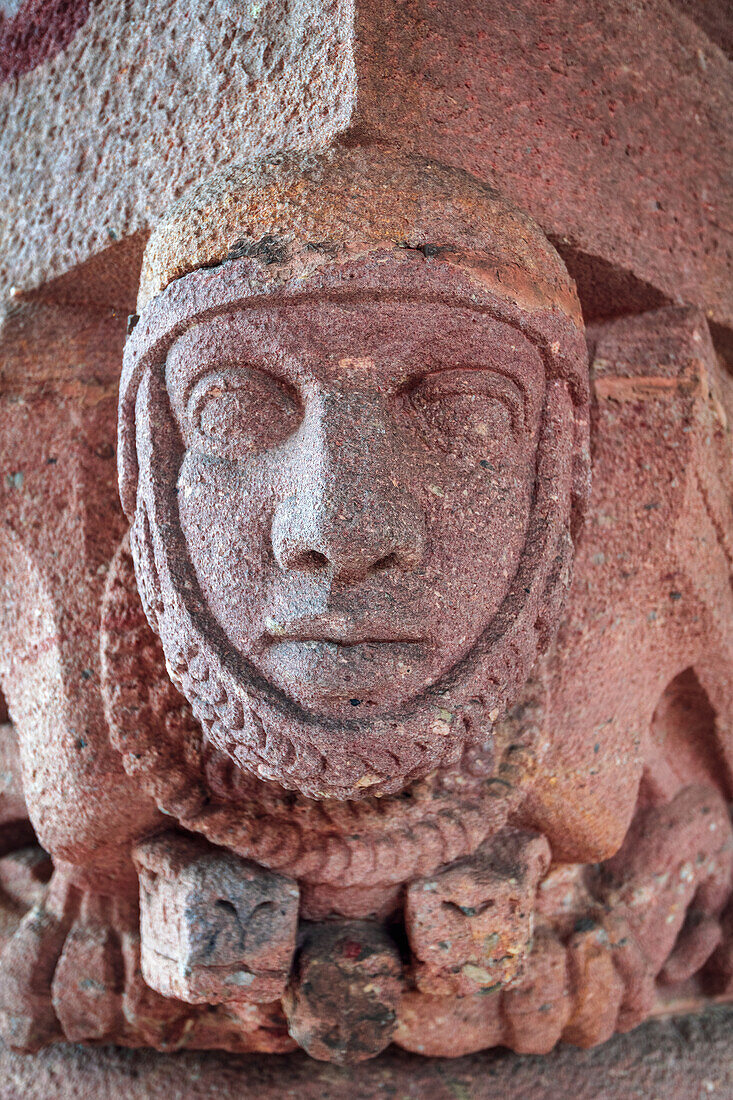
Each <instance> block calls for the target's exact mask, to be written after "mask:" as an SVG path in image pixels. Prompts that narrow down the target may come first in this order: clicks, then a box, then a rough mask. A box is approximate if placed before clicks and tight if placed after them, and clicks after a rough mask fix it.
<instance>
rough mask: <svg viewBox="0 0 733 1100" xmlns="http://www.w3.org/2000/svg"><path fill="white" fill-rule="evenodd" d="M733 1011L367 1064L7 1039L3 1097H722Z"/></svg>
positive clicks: (729, 1083)
mask: <svg viewBox="0 0 733 1100" xmlns="http://www.w3.org/2000/svg"><path fill="white" fill-rule="evenodd" d="M731 1025H733V1008H709V1009H707V1010H706V1011H704V1012H701V1013H700V1014H699V1015H696V1016H688V1017H673V1018H670V1019H663V1020H661V1019H660V1020H654V1021H650V1022H649V1023H647V1024H644V1025H643V1026H642V1027H639V1028H636V1029H635V1030H634V1031H632V1032H629V1033H628V1034H625V1035H617V1036H616V1037H615V1038H613V1039H611V1040H609V1042H607V1043H605V1044H604V1045H603V1046H600V1047H595V1048H594V1049H592V1050H586V1051H579V1050H576V1049H575V1048H573V1047H567V1046H561V1047H558V1048H557V1049H556V1050H555V1051H553V1052H552V1053H551V1054H547V1055H545V1056H543V1057H542V1058H537V1057H534V1056H526V1055H525V1056H522V1055H515V1054H511V1053H509V1052H507V1051H489V1052H485V1053H483V1054H473V1055H468V1056H465V1057H463V1058H457V1059H442V1058H422V1057H420V1056H418V1055H409V1054H405V1053H403V1052H401V1051H397V1050H395V1049H394V1048H391V1049H389V1050H388V1051H386V1052H385V1053H383V1054H381V1055H380V1056H379V1057H378V1058H375V1059H374V1060H373V1061H370V1062H363V1063H361V1064H360V1065H358V1066H354V1065H350V1066H344V1067H339V1066H334V1065H322V1064H319V1063H317V1062H314V1061H312V1060H311V1059H309V1058H308V1057H307V1055H305V1054H289V1055H283V1056H281V1057H279V1058H277V1059H274V1058H272V1056H270V1055H265V1056H257V1055H253V1056H247V1055H245V1056H242V1055H232V1054H220V1053H215V1052H199V1051H195V1052H190V1051H184V1052H178V1053H176V1054H157V1053H154V1052H152V1051H143V1050H123V1049H120V1048H119V1047H97V1048H93V1049H90V1048H84V1047H81V1046H66V1045H58V1046H55V1047H51V1048H49V1049H46V1050H43V1051H40V1052H39V1053H38V1054H36V1055H34V1056H33V1057H32V1058H27V1057H24V1056H23V1055H20V1054H13V1053H12V1052H10V1051H9V1050H8V1049H7V1048H6V1047H4V1046H2V1045H0V1080H2V1082H3V1083H2V1086H0V1096H2V1100H72V1097H73V1098H74V1100H87V1098H88V1100H92V1098H96V1097H99V1096H103V1095H109V1096H112V1095H114V1096H119V1097H123V1098H124V1100H167V1098H169V1097H171V1096H175V1097H178V1098H180V1100H214V1098H215V1100H250V1098H251V1100H276V1098H277V1100H280V1098H284V1097H290V1096H297V1097H299V1098H300V1100H352V1098H353V1097H355V1096H358V1097H359V1100H377V1098H380V1100H381V1098H382V1097H384V1096H387V1095H390V1096H391V1095H396V1096H399V1097H400V1098H402V1100H469V1097H470V1100H498V1098H499V1097H501V1100H525V1098H526V1097H528V1096H531V1097H533V1098H535V1100H566V1097H568V1096H571V1095H576V1096H582V1097H583V1098H584V1100H648V1097H652V1096H659V1097H662V1096H664V1097H665V1098H668V1100H700V1097H701V1096H704V1097H708V1096H711V1097H713V1100H716V1098H718V1100H723V1098H725V1097H728V1096H730V1095H732V1094H733V1062H731V1058H730V1029H731Z"/></svg>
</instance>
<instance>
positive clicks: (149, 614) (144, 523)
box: [130, 498, 163, 634]
mask: <svg viewBox="0 0 733 1100" xmlns="http://www.w3.org/2000/svg"><path fill="white" fill-rule="evenodd" d="M130 549H131V551H132V559H133V561H134V563H135V576H136V578H137V587H138V591H139V593H140V602H141V603H142V605H143V611H144V612H145V617H146V618H147V620H148V622H149V623H150V626H151V629H152V630H154V631H155V633H156V634H159V633H160V629H159V621H158V620H159V616H160V615H161V614H162V613H163V597H162V592H161V587H160V577H159V576H158V569H157V566H156V564H155V553H154V551H153V537H152V533H151V530H150V520H149V518H148V510H147V508H146V507H145V502H144V500H143V499H142V498H140V501H139V503H138V507H137V509H136V512H135V518H134V520H133V523H132V526H131V528H130Z"/></svg>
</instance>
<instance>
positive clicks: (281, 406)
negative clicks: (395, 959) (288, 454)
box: [186, 367, 301, 461]
mask: <svg viewBox="0 0 733 1100" xmlns="http://www.w3.org/2000/svg"><path fill="white" fill-rule="evenodd" d="M186 414H187V420H188V428H189V433H187V434H189V436H190V437H191V442H192V443H194V445H195V446H197V447H198V448H200V449H201V450H203V451H205V452H207V453H208V452H210V453H213V454H217V455H221V456H222V457H223V458H229V459H231V460H234V461H236V460H237V459H243V458H247V457H248V456H249V455H252V454H255V453H257V452H258V451H264V450H267V449H268V448H270V447H275V446H277V444H279V443H282V442H283V440H285V439H287V437H288V436H289V435H291V434H292V433H293V432H294V431H295V429H296V428H297V426H298V424H299V423H300V419H301V410H300V405H299V403H298V400H297V397H296V396H295V394H294V393H292V391H291V390H290V389H289V388H288V387H287V386H285V385H284V384H283V383H282V382H280V381H278V379H276V378H273V377H272V376H271V375H269V374H265V373H264V372H263V371H259V370H254V369H252V368H250V367H244V368H237V369H236V370H235V369H232V370H227V371H217V372H216V373H212V374H207V375H206V377H205V378H202V379H201V380H200V381H199V382H198V383H197V384H196V386H195V387H194V389H193V391H192V393H191V396H190V397H189V399H188V403H187V407H186Z"/></svg>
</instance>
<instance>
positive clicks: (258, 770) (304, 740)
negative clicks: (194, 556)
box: [131, 374, 572, 800]
mask: <svg viewBox="0 0 733 1100" xmlns="http://www.w3.org/2000/svg"><path fill="white" fill-rule="evenodd" d="M547 400H548V408H547V409H546V411H545V417H544V423H543V439H542V440H541V442H540V450H539V458H538V473H537V485H536V492H535V504H534V508H533V515H532V520H531V523H530V527H529V530H528V535H527V541H526V544H525V550H524V553H523V556H522V561H521V562H520V566H519V568H518V570H517V573H516V576H515V578H514V581H513V583H512V585H511V587H510V590H509V592H508V594H507V596H506V598H505V600H504V602H503V604H502V606H501V608H500V610H499V612H498V613H497V614H496V615H495V616H494V618H493V620H492V622H491V623H490V624H489V626H488V627H487V629H486V630H485V631H484V633H483V634H482V635H481V637H480V638H479V639H478V641H477V642H476V644H475V645H474V647H473V649H472V650H471V651H470V653H469V654H468V655H467V656H466V657H465V658H463V660H461V661H460V662H459V663H458V664H457V665H455V666H454V667H453V669H452V670H451V671H450V672H449V673H448V674H447V675H446V676H444V677H442V678H441V680H439V681H438V682H437V683H436V684H434V685H432V686H431V687H430V688H428V689H427V690H426V691H425V692H423V693H422V694H421V695H419V696H417V697H416V698H414V699H413V700H411V701H410V702H409V703H408V704H407V705H406V706H405V707H404V708H402V709H400V710H398V711H395V712H393V713H392V714H388V715H377V716H370V717H368V718H362V717H359V718H354V719H331V718H327V717H324V716H322V715H317V714H313V713H311V712H308V711H307V710H305V709H303V708H302V707H300V706H298V705H297V704H296V703H294V702H293V701H292V700H291V699H289V698H288V696H287V695H285V693H284V692H282V691H280V690H279V689H277V688H275V687H273V686H272V685H271V684H269V683H268V682H267V681H266V680H265V679H264V678H263V677H262V676H260V675H259V674H258V673H257V672H256V671H255V670H254V669H253V668H252V666H251V665H249V663H248V662H247V661H246V660H245V659H244V658H243V657H242V656H241V654H239V653H238V652H237V651H236V650H235V649H234V648H233V646H232V645H231V643H230V642H229V640H228V639H227V637H226V635H225V634H224V632H223V630H222V629H221V627H220V626H219V624H218V623H217V622H216V620H215V619H214V617H213V615H212V613H211V612H210V610H209V609H208V607H207V606H206V602H205V600H204V598H203V596H202V594H201V592H200V590H199V587H198V584H197V581H196V577H195V573H194V570H193V568H192V566H191V564H190V562H189V559H188V555H187V553H186V548H185V542H184V539H183V536H182V533H181V530H180V525H179V522H178V516H177V510H176V506H175V500H176V494H175V484H176V476H177V469H178V460H179V454H180V444H179V442H178V441H177V439H176V438H175V429H174V427H173V425H172V422H171V418H170V415H169V412H168V407H167V398H166V394H165V389H164V386H163V383H162V380H161V379H160V378H157V379H156V378H155V375H154V374H150V375H148V377H147V378H146V380H145V381H144V382H143V384H142V385H141V386H140V390H139V392H138V425H139V438H138V447H139V455H140V459H141V461H140V475H141V476H140V483H139V491H138V503H137V510H136V514H135V522H134V524H133V529H132V540H131V544H132V550H133V557H134V560H135V571H136V575H137V579H138V585H139V588H140V593H141V596H142V600H143V605H144V607H145V610H146V614H147V616H148V619H149V621H150V623H151V626H152V627H153V629H154V630H155V631H156V633H158V634H159V636H160V640H161V643H162V645H163V650H164V652H165V656H166V665H167V668H168V672H169V675H170V677H171V679H172V681H173V683H174V684H175V685H176V686H177V687H178V688H179V690H180V691H181V692H182V694H183V695H184V696H185V697H186V698H187V699H188V701H189V703H190V705H191V708H192V710H193V712H194V714H195V716H196V718H197V720H198V722H199V723H200V725H201V729H202V731H203V737H204V740H205V742H208V743H209V744H210V745H211V746H212V747H214V748H215V749H217V750H219V751H221V752H223V753H225V754H226V755H227V756H229V757H230V758H231V759H232V760H233V761H234V763H235V764H236V765H237V766H238V767H240V768H242V769H245V770H246V771H249V772H251V773H252V774H254V775H256V776H258V777H259V778H262V779H267V780H274V781H276V782H277V783H279V784H280V785H281V786H283V787H286V788H289V789H292V790H297V791H300V792H301V793H302V794H304V795H306V796H307V797H309V798H314V799H325V798H328V799H350V800H355V799H361V798H364V797H366V796H384V795H391V794H396V793H398V792H399V791H401V790H403V789H404V788H405V787H406V786H408V785H409V784H410V783H412V782H413V781H415V780H417V779H420V778H422V777H424V776H426V775H427V774H428V773H429V772H431V771H433V770H434V769H436V768H445V767H447V766H450V765H452V764H454V763H456V762H457V761H458V759H459V758H460V756H461V753H462V751H463V748H464V747H465V746H466V745H467V744H470V743H478V744H484V745H489V746H490V742H491V739H492V729H493V725H494V723H495V722H496V721H497V720H498V719H499V718H500V717H501V716H503V714H504V713H505V712H506V709H507V707H509V706H510V705H511V704H512V703H513V702H514V701H515V700H516V698H517V697H518V695H519V692H520V691H521V689H522V686H523V684H524V683H525V681H526V679H527V677H528V676H529V674H530V672H531V669H532V666H533V665H534V663H535V660H536V658H537V656H538V655H539V653H540V652H542V651H544V649H545V648H546V647H547V645H548V644H549V641H550V640H551V638H552V637H553V635H554V632H555V629H556V627H557V624H558V621H559V616H560V612H561V608H562V604H563V602H564V596H565V593H566V591H567V588H568V586H569V582H570V571H571V562H572V542H571V539H570V536H569V533H568V525H569V523H568V521H569V513H570V499H569V492H568V493H567V494H563V493H558V492H557V482H558V466H560V467H561V468H562V466H563V465H565V466H566V467H568V466H569V463H570V458H571V454H572V442H571V438H570V437H569V438H568V439H567V440H566V441H565V444H564V445H561V447H560V449H559V451H558V442H557V440H558V424H561V423H562V421H563V415H562V414H563V412H566V411H569V404H570V402H569V397H568V394H567V390H566V389H565V387H564V385H563V384H560V383H558V384H556V388H555V389H554V390H553V391H552V393H551V394H550V395H549V396H548V399H547ZM550 424H552V427H551V428H550ZM143 425H145V427H143ZM151 425H155V429H154V430H155V434H156V440H155V445H154V444H153V439H152V433H151ZM548 435H549V436H551V437H552V438H553V439H554V446H553V447H545V448H543V442H544V441H545V437H546V436H548ZM154 452H155V453H156V455H163V456H165V458H164V459H163V460H162V461H160V462H155V463H153V462H152V456H153V453H154ZM560 480H562V479H560ZM163 532H165V535H163Z"/></svg>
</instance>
